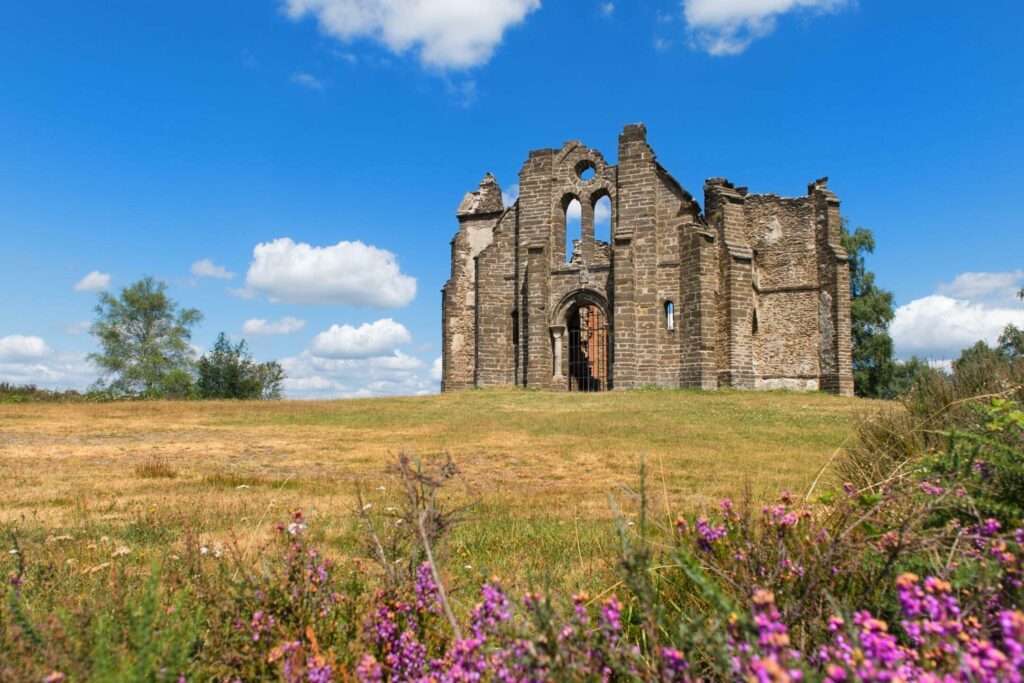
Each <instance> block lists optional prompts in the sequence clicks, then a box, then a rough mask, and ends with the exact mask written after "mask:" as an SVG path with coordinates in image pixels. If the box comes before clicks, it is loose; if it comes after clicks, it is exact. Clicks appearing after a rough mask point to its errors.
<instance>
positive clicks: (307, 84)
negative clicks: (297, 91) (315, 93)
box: [290, 71, 324, 90]
mask: <svg viewBox="0 0 1024 683" xmlns="http://www.w3.org/2000/svg"><path fill="white" fill-rule="evenodd" d="M290 80H291V82H292V83H297V84H298V85H301V86H302V87H304V88H309V89H310V90H323V89H324V84H323V81H321V80H320V79H319V78H317V77H316V76H314V75H312V74H307V73H304V72H302V71H298V72H296V73H293V74H292V76H291V79H290Z"/></svg>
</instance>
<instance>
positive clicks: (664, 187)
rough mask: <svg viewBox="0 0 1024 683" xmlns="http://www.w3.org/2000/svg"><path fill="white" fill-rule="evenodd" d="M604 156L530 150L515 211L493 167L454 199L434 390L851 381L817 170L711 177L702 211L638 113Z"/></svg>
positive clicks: (573, 146) (831, 385)
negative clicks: (785, 186) (735, 179)
mask: <svg viewBox="0 0 1024 683" xmlns="http://www.w3.org/2000/svg"><path fill="white" fill-rule="evenodd" d="M617 161H618V163H617V164H616V165H614V166H612V165H609V164H608V163H607V162H606V161H605V159H604V157H603V156H602V155H601V153H600V152H598V151H597V150H595V149H591V148H588V147H586V146H585V145H583V144H582V143H580V142H578V141H570V142H567V143H565V144H564V145H563V146H562V147H561V148H560V149H540V150H535V151H533V152H530V155H529V158H528V159H527V161H526V163H525V164H524V165H523V168H522V170H521V171H520V174H519V196H518V198H517V199H516V200H515V201H514V202H513V203H512V204H511V206H508V207H506V206H504V202H503V199H502V192H501V188H500V187H499V186H498V183H497V181H496V180H495V179H494V177H493V176H492V175H491V174H487V175H486V176H485V177H484V179H483V180H482V181H481V183H480V186H479V188H478V189H476V190H474V191H472V192H469V193H467V194H466V196H465V198H464V199H463V200H462V204H461V205H460V206H459V209H458V211H457V214H456V215H457V217H458V221H459V232H458V233H457V234H456V235H455V238H454V239H453V240H452V243H451V244H452V263H451V278H450V279H449V280H448V282H447V283H446V284H445V286H444V288H443V290H442V337H443V352H442V382H441V390H442V391H452V390H456V389H463V388H470V387H495V386H523V387H534V388H542V389H548V390H552V391H604V390H610V389H629V388H638V387H643V386H657V387H665V388H685V387H692V388H700V389H716V388H718V387H736V388H742V389H775V388H788V389H798V390H821V391H829V392H834V393H839V394H844V395H849V394H852V393H853V375H852V367H851V366H852V363H851V331H850V280H849V277H850V276H849V264H848V257H847V254H846V252H845V251H844V250H843V248H842V246H841V227H840V226H841V223H840V214H839V200H838V199H837V197H836V196H835V195H834V194H833V193H832V192H831V191H829V189H828V186H827V180H828V179H827V178H822V179H820V180H817V181H815V182H813V183H811V184H810V185H809V186H808V188H807V194H806V196H802V197H795V198H788V197H779V196H777V195H773V194H751V193H749V192H748V191H747V189H746V188H744V187H736V186H734V185H733V184H732V183H730V182H729V181H727V180H725V179H723V178H711V179H709V180H707V181H706V182H705V185H704V209H703V211H702V210H701V207H700V205H699V204H698V203H697V201H696V200H695V199H694V198H693V196H692V195H691V194H690V193H689V192H687V191H686V190H685V189H684V188H683V187H682V186H681V185H680V184H679V183H678V182H677V181H676V180H675V178H673V177H672V175H671V174H669V172H668V171H666V170H665V169H664V168H663V167H662V166H661V165H660V164H659V163H658V161H657V159H656V158H655V155H654V152H653V151H652V149H651V147H650V146H649V145H648V144H647V130H646V128H645V126H644V125H643V124H635V125H629V126H626V127H625V129H624V130H623V132H622V134H621V135H620V136H619V147H618V159H617ZM606 197H607V198H608V200H609V201H610V217H609V222H610V235H609V236H608V237H609V239H607V240H601V239H596V238H595V233H594V230H595V206H597V205H598V202H600V201H601V200H602V199H603V198H606ZM573 202H578V203H579V205H578V206H579V208H578V210H579V216H580V225H581V228H580V234H579V239H576V240H574V239H567V236H566V223H567V214H569V213H570V207H572V206H573Z"/></svg>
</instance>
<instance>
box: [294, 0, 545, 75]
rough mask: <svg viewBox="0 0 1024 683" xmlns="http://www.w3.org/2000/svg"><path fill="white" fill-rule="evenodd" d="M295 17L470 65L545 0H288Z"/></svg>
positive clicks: (429, 60)
mask: <svg viewBox="0 0 1024 683" xmlns="http://www.w3.org/2000/svg"><path fill="white" fill-rule="evenodd" d="M284 5H285V11H286V13H287V14H288V16H289V17H290V18H291V19H293V20H298V19H301V18H303V17H305V16H308V15H312V16H314V17H316V19H317V20H318V22H319V24H320V29H321V30H322V31H324V32H325V33H327V34H329V35H331V36H334V37H336V38H340V39H341V40H346V41H348V40H354V39H357V38H369V39H371V40H375V41H377V42H380V43H382V44H383V45H384V46H385V47H387V49H388V50H390V51H391V52H393V53H396V54H402V53H405V52H408V51H410V50H412V51H414V52H415V53H416V55H417V57H418V58H419V60H420V62H421V63H422V64H424V65H426V66H430V67H439V68H442V69H445V68H468V67H473V66H478V65H480V64H484V63H486V62H487V61H488V60H490V58H491V55H492V54H493V53H494V49H495V47H497V45H498V44H499V43H500V42H501V40H502V38H503V36H504V34H505V31H506V30H507V29H509V28H510V27H512V26H515V25H516V24H519V23H520V22H522V21H523V20H524V19H525V18H526V15H528V14H529V13H530V12H533V11H534V10H536V9H538V8H539V7H540V0H487V1H486V2H483V1H481V0H284Z"/></svg>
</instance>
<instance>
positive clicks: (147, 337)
mask: <svg viewBox="0 0 1024 683" xmlns="http://www.w3.org/2000/svg"><path fill="white" fill-rule="evenodd" d="M202 318H203V315H202V313H200V312H199V311H197V310H196V309H194V308H179V307H178V304H177V303H176V302H175V301H173V300H172V299H171V298H170V297H168V296H167V283H166V282H157V281H156V280H154V279H153V278H152V277H149V276H146V277H144V278H142V279H141V280H139V281H138V282H136V283H134V284H132V285H129V286H128V287H125V288H124V289H122V290H121V294H120V295H119V296H114V295H113V294H111V293H109V292H102V293H101V294H100V298H99V303H98V304H97V305H96V321H95V322H94V323H93V324H92V328H91V330H90V331H91V333H92V334H93V336H95V337H96V339H97V341H99V344H100V349H101V351H100V353H91V354H89V359H90V360H91V361H92V362H93V363H95V364H96V365H97V366H98V367H99V368H100V371H101V372H102V377H101V378H100V380H99V381H98V382H97V386H98V387H99V388H100V389H110V390H111V391H113V392H115V393H118V394H126V395H137V396H138V395H141V396H147V397H156V396H161V395H163V393H162V389H163V388H164V385H165V384H166V382H167V380H169V379H170V380H172V382H171V383H172V384H173V386H174V387H176V390H175V391H176V392H177V391H178V390H179V389H180V388H181V385H182V373H184V374H186V375H188V374H190V371H191V369H192V361H193V356H194V353H193V351H192V347H191V346H190V345H189V341H190V340H191V339H192V328H193V327H195V326H196V325H197V324H198V323H199V321H200V320H202ZM172 373H173V374H172Z"/></svg>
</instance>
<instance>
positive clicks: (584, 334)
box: [551, 290, 612, 392]
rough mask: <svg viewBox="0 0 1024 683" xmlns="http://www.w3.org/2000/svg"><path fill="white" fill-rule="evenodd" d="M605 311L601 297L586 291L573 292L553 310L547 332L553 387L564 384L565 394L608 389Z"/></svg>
mask: <svg viewBox="0 0 1024 683" xmlns="http://www.w3.org/2000/svg"><path fill="white" fill-rule="evenodd" d="M607 311H608V306H607V303H606V302H605V299H604V297H603V296H601V295H600V294H598V293H597V292H593V291H590V290H579V291H576V292H573V293H572V294H570V295H568V296H567V297H565V298H564V299H563V300H562V301H561V303H560V304H559V305H558V306H557V307H556V308H555V312H554V315H553V317H552V323H553V324H552V326H551V333H552V341H553V343H554V351H555V354H554V365H555V367H554V377H553V379H554V381H555V383H556V384H557V383H561V382H563V381H564V382H566V384H565V385H564V386H566V388H567V389H568V390H569V391H583V392H592V391H607V390H608V389H610V388H611V376H612V373H611V344H610V340H611V334H610V325H609V320H608V312H607ZM563 358H564V363H563ZM563 368H564V372H565V374H564V375H563Z"/></svg>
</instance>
